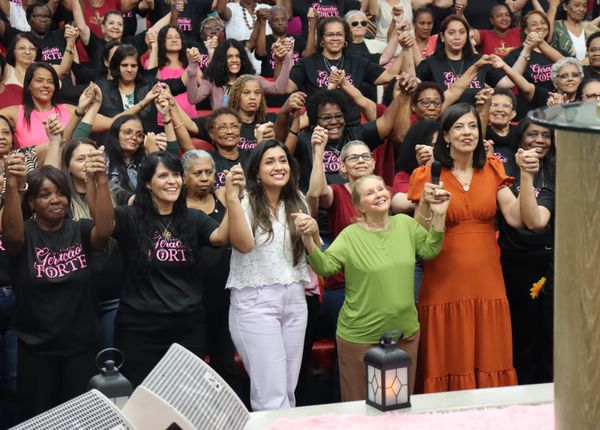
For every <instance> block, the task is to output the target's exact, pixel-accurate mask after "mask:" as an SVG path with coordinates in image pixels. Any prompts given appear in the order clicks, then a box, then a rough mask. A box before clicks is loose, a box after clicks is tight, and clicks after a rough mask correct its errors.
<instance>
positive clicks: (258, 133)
mask: <svg viewBox="0 0 600 430" xmlns="http://www.w3.org/2000/svg"><path fill="white" fill-rule="evenodd" d="M254 137H256V141H257V142H262V141H263V140H267V139H275V129H274V128H273V123H272V122H271V121H269V122H265V123H264V124H260V125H258V124H257V125H256V127H255V128H254Z"/></svg>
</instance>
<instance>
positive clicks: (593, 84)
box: [575, 78, 600, 102]
mask: <svg viewBox="0 0 600 430" xmlns="http://www.w3.org/2000/svg"><path fill="white" fill-rule="evenodd" d="M575 99H576V100H577V101H581V102H600V78H591V79H584V80H583V82H582V83H581V85H579V88H577V94H576V95H575Z"/></svg>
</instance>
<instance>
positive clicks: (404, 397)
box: [398, 367, 408, 404]
mask: <svg viewBox="0 0 600 430" xmlns="http://www.w3.org/2000/svg"><path fill="white" fill-rule="evenodd" d="M398 377H399V379H400V382H401V384H402V388H401V390H400V393H399V394H398V403H399V404H402V403H407V402H408V367H402V368H401V369H398Z"/></svg>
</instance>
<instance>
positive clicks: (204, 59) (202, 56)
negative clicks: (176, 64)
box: [200, 54, 208, 69]
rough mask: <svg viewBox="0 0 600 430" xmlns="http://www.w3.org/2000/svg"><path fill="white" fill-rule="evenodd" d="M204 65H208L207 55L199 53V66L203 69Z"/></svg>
mask: <svg viewBox="0 0 600 430" xmlns="http://www.w3.org/2000/svg"><path fill="white" fill-rule="evenodd" d="M206 67H208V55H207V54H200V68H201V69H204V68H206Z"/></svg>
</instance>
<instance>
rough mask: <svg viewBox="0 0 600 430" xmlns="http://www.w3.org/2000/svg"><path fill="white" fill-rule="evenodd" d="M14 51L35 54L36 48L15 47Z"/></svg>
mask: <svg viewBox="0 0 600 430" xmlns="http://www.w3.org/2000/svg"><path fill="white" fill-rule="evenodd" d="M15 51H18V52H35V51H37V48H36V47H35V46H17V47H16V48H15Z"/></svg>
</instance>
